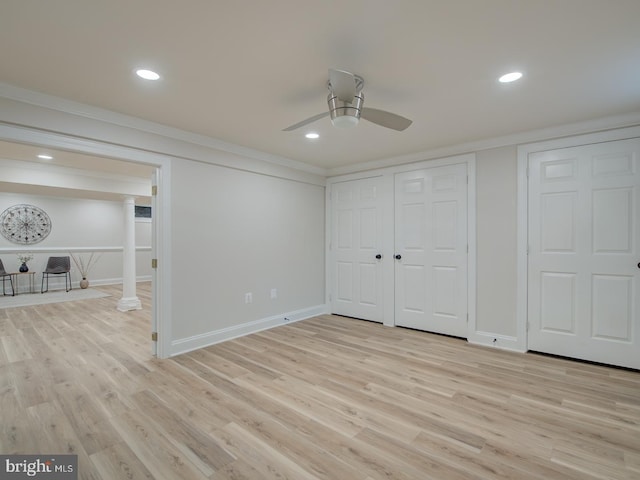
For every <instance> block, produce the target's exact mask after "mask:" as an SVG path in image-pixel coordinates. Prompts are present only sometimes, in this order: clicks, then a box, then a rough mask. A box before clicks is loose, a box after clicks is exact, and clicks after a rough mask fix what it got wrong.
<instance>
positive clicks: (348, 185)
mask: <svg viewBox="0 0 640 480" xmlns="http://www.w3.org/2000/svg"><path fill="white" fill-rule="evenodd" d="M382 191H383V189H382V178H381V177H376V178H367V179H362V180H353V181H348V182H341V183H335V184H333V185H332V189H331V204H332V205H331V207H332V236H331V245H330V255H331V258H332V259H331V266H332V275H333V281H332V284H333V289H332V294H331V307H332V310H331V311H332V313H335V314H338V315H346V316H349V317H355V318H361V319H364V320H372V321H375V322H382V321H383V313H384V312H383V270H382V252H383V248H382V242H383V224H382V223H383V214H382V211H383V202H384V198H383V193H382Z"/></svg>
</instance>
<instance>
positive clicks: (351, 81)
mask: <svg viewBox="0 0 640 480" xmlns="http://www.w3.org/2000/svg"><path fill="white" fill-rule="evenodd" d="M363 87H364V79H363V78H362V77H361V76H359V75H354V74H353V73H349V72H345V71H344V70H335V69H329V81H328V82H327V88H328V89H329V96H328V97H327V103H328V105H329V111H328V112H325V113H320V114H318V115H314V116H313V117H309V118H307V119H306V120H302V121H301V122H298V123H295V124H293V125H291V126H289V127H287V128H285V129H283V131H284V132H290V131H292V130H296V129H298V128H300V127H303V126H305V125H308V124H310V123H313V122H315V121H316V120H320V119H321V118H324V117H327V116H330V117H331V124H332V125H333V126H334V127H338V128H352V127H355V126H356V125H358V123H359V122H360V118H361V117H362V118H364V119H365V120H368V121H370V122H371V123H375V124H376V125H380V126H381V127H385V128H390V129H392V130H397V131H402V130H405V129H406V128H408V127H409V125H411V123H413V122H412V121H411V120H409V119H408V118H405V117H401V116H400V115H396V114H395V113H391V112H387V111H385V110H379V109H377V108H364V107H363V105H364V94H363V93H362V88H363Z"/></svg>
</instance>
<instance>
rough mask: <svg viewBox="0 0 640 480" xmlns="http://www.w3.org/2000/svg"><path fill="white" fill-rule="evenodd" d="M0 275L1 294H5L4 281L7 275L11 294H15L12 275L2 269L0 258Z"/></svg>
mask: <svg viewBox="0 0 640 480" xmlns="http://www.w3.org/2000/svg"><path fill="white" fill-rule="evenodd" d="M0 277H2V294H3V295H6V293H5V282H6V281H7V277H9V284H11V296H14V295H15V294H16V291H15V290H14V288H13V278H12V275H11V274H10V273H7V271H6V270H5V269H4V265H3V264H2V260H0Z"/></svg>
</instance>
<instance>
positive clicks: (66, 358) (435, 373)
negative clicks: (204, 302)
mask: <svg viewBox="0 0 640 480" xmlns="http://www.w3.org/2000/svg"><path fill="white" fill-rule="evenodd" d="M102 289H104V290H105V291H107V292H108V293H111V294H112V295H113V296H112V297H107V298H100V299H94V300H83V301H78V302H66V303H58V304H51V305H42V306H35V307H25V308H12V309H4V310H0V412H1V413H0V415H1V422H0V452H1V453H3V454H7V453H23V454H26V453H58V454H62V453H75V454H77V455H78V458H79V478H82V479H102V480H113V479H123V478H126V479H138V478H147V479H149V478H151V479H171V480H173V479H234V480H240V479H260V480H263V479H280V480H282V479H292V480H305V479H332V480H374V479H437V480H442V479H447V480H448V479H452V480H462V479H465V480H466V479H487V480H494V479H518V480H551V479H563V480H567V479H568V480H578V479H580V480H583V479H587V480H589V479H608V480H610V479H625V480H630V479H638V478H640V373H639V372H634V371H627V370H619V369H614V368H608V367H603V366H597V365H589V364H584V363H578V362H573V361H569V360H564V359H558V358H551V357H544V356H539V355H529V354H527V355H522V354H516V353H509V352H502V351H499V350H494V349H490V348H481V347H474V346H471V345H469V344H467V343H466V342H464V341H461V340H458V339H452V338H447V337H442V336H437V335H430V334H427V333H423V332H416V331H412V330H406V329H401V328H388V327H383V326H381V325H378V324H373V323H369V322H364V321H359V320H353V319H348V318H342V317H336V316H321V317H317V318H313V319H310V320H306V321H302V322H298V323H294V324H290V325H286V326H283V327H279V328H276V329H272V330H268V331H265V332H261V333H258V334H254V335H250V336H246V337H243V338H239V339H236V340H232V341H229V342H225V343H222V344H218V345H215V346H212V347H209V348H206V349H203V350H200V351H196V352H192V353H189V354H185V355H181V356H179V357H177V358H174V359H170V360H157V359H154V358H152V357H151V356H150V354H149V352H150V345H149V332H150V327H149V325H150V314H149V311H150V307H149V296H150V293H149V292H150V286H149V285H148V284H142V285H140V287H139V292H138V293H139V297H140V299H141V300H142V303H143V306H144V309H143V310H142V311H137V312H127V313H121V312H118V311H117V310H116V309H115V305H116V302H117V299H118V298H119V295H120V290H119V288H118V287H103V288H102Z"/></svg>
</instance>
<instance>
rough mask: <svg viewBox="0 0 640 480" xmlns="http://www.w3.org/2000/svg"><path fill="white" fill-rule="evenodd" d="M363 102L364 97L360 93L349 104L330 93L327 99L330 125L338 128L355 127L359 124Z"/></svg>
mask: <svg viewBox="0 0 640 480" xmlns="http://www.w3.org/2000/svg"><path fill="white" fill-rule="evenodd" d="M363 102H364V95H363V94H362V92H359V93H357V94H356V95H354V97H353V101H352V102H351V103H349V102H344V101H342V100H340V99H339V98H338V96H337V95H336V94H335V93H333V92H331V93H330V94H329V96H328V97H327V103H328V104H329V114H330V115H331V123H332V125H333V126H334V127H338V128H353V127H355V126H357V125H358V123H359V122H360V115H361V114H362V104H363Z"/></svg>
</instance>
